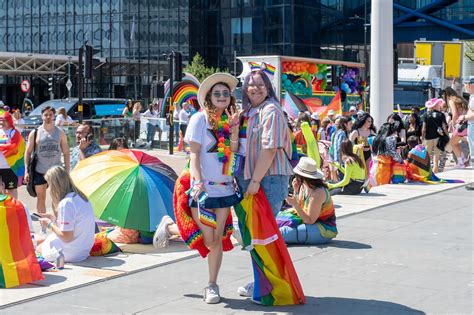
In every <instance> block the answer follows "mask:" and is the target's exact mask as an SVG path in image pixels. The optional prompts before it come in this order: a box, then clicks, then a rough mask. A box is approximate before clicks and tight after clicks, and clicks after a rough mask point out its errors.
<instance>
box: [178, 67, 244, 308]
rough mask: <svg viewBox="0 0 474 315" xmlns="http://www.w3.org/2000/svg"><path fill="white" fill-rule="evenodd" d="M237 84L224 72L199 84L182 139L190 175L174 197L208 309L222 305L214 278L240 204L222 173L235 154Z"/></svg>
mask: <svg viewBox="0 0 474 315" xmlns="http://www.w3.org/2000/svg"><path fill="white" fill-rule="evenodd" d="M237 84H238V80H237V79H236V78H234V77H233V76H231V75H230V74H227V73H215V74H213V75H211V76H209V77H208V78H206V79H205V80H204V81H203V82H202V83H201V86H200V87H199V91H198V101H199V104H200V105H201V107H202V109H203V110H202V111H201V112H199V113H196V114H195V115H193V116H192V117H191V119H190V121H189V125H188V127H187V130H186V135H185V137H184V140H185V141H186V142H187V143H188V144H189V146H190V150H191V154H190V172H189V173H188V172H185V173H183V175H181V177H180V178H178V181H177V184H176V186H175V193H174V205H175V214H176V221H177V224H178V228H179V230H180V233H181V236H182V238H183V240H184V241H185V242H186V243H187V244H188V245H189V246H190V247H191V248H196V249H198V250H199V252H200V254H201V255H202V256H203V257H206V256H207V258H208V265H209V284H208V286H207V287H205V288H204V296H203V298H204V302H206V303H208V304H214V303H219V302H220V300H221V297H220V293H219V286H218V285H217V277H218V274H219V269H220V266H221V263H222V256H223V255H222V254H223V251H224V250H230V249H232V244H231V243H230V240H229V239H228V237H230V234H231V233H232V217H230V222H229V216H230V207H232V206H234V205H236V204H238V203H239V202H240V200H241V195H240V193H239V192H238V189H237V187H236V185H235V182H234V178H233V177H232V176H229V175H228V174H226V172H224V169H225V168H226V164H227V163H230V162H231V159H232V156H231V154H232V153H233V152H236V151H237V149H238V147H237V145H238V143H237V140H236V139H237V137H238V133H239V116H238V112H237V108H236V106H235V98H234V97H233V96H232V92H233V90H234V89H235V87H236V86H237ZM188 187H189V188H188ZM186 188H188V190H187V193H186V194H183V193H184V189H186ZM187 194H189V198H188V197H187ZM186 202H188V203H187V204H186ZM188 207H189V208H190V209H188ZM229 223H230V228H229ZM228 232H230V233H229V234H228ZM224 235H225V236H226V238H225V239H224V240H223V236H224ZM227 235H228V237H227ZM224 242H225V244H224ZM229 243H230V244H229Z"/></svg>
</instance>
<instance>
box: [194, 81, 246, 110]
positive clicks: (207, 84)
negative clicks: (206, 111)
mask: <svg viewBox="0 0 474 315" xmlns="http://www.w3.org/2000/svg"><path fill="white" fill-rule="evenodd" d="M217 83H225V84H227V85H228V86H229V88H230V93H232V92H233V91H234V89H235V87H236V86H237V84H238V83H239V80H237V79H236V78H235V77H234V76H232V75H230V74H228V73H214V74H212V75H210V76H208V77H207V78H206V79H205V80H204V81H202V83H201V85H200V86H199V90H198V95H197V97H198V102H199V105H200V106H201V107H202V108H204V102H205V100H206V94H207V92H209V90H210V89H211V88H212V87H213V86H214V85H216V84H217Z"/></svg>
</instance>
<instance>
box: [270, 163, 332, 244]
mask: <svg viewBox="0 0 474 315" xmlns="http://www.w3.org/2000/svg"><path fill="white" fill-rule="evenodd" d="M293 170H294V172H295V178H294V179H293V181H292V186H293V190H294V195H292V196H288V198H286V202H287V203H288V204H289V205H290V206H291V208H289V209H286V210H283V211H280V212H279V213H278V214H277V216H276V221H277V224H278V227H279V229H280V232H281V235H282V237H283V239H284V241H285V243H287V244H310V245H315V244H325V243H328V242H330V241H331V240H332V239H333V238H335V237H336V235H337V227H336V215H335V211H334V204H333V201H332V198H331V195H330V194H329V190H328V188H327V186H326V184H324V182H323V178H324V174H323V173H322V172H321V171H320V170H319V169H318V168H317V167H316V162H315V161H314V160H313V159H310V158H308V157H302V158H301V159H300V161H299V162H298V165H296V167H295V168H294V169H293Z"/></svg>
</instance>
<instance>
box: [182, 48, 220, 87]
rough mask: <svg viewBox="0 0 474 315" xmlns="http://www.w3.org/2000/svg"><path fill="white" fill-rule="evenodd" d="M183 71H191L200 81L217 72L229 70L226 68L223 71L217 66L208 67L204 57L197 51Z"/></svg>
mask: <svg viewBox="0 0 474 315" xmlns="http://www.w3.org/2000/svg"><path fill="white" fill-rule="evenodd" d="M183 71H184V72H187V73H191V74H192V75H193V76H195V77H196V78H197V79H198V80H199V82H202V81H204V79H205V78H207V77H208V76H210V75H211V74H214V73H216V72H228V71H226V70H224V71H223V70H221V69H219V68H217V67H216V68H214V67H207V66H206V64H205V63H204V59H203V58H202V56H201V55H200V54H199V53H196V55H194V57H193V60H192V61H191V63H190V64H188V65H187V66H186V67H185V68H184V70H183Z"/></svg>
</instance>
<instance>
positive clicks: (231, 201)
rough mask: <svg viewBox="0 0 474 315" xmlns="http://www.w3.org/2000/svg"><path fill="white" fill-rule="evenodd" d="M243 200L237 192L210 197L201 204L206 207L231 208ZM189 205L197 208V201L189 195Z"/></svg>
mask: <svg viewBox="0 0 474 315" xmlns="http://www.w3.org/2000/svg"><path fill="white" fill-rule="evenodd" d="M240 200H242V198H240V197H239V196H238V195H237V194H233V195H230V196H225V197H208V198H207V199H206V200H205V201H204V205H201V206H202V207H203V208H205V209H218V208H230V207H232V206H235V205H236V204H238V203H239V202H240ZM189 206H190V207H191V208H197V207H198V204H197V201H196V200H194V199H193V198H191V197H189Z"/></svg>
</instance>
